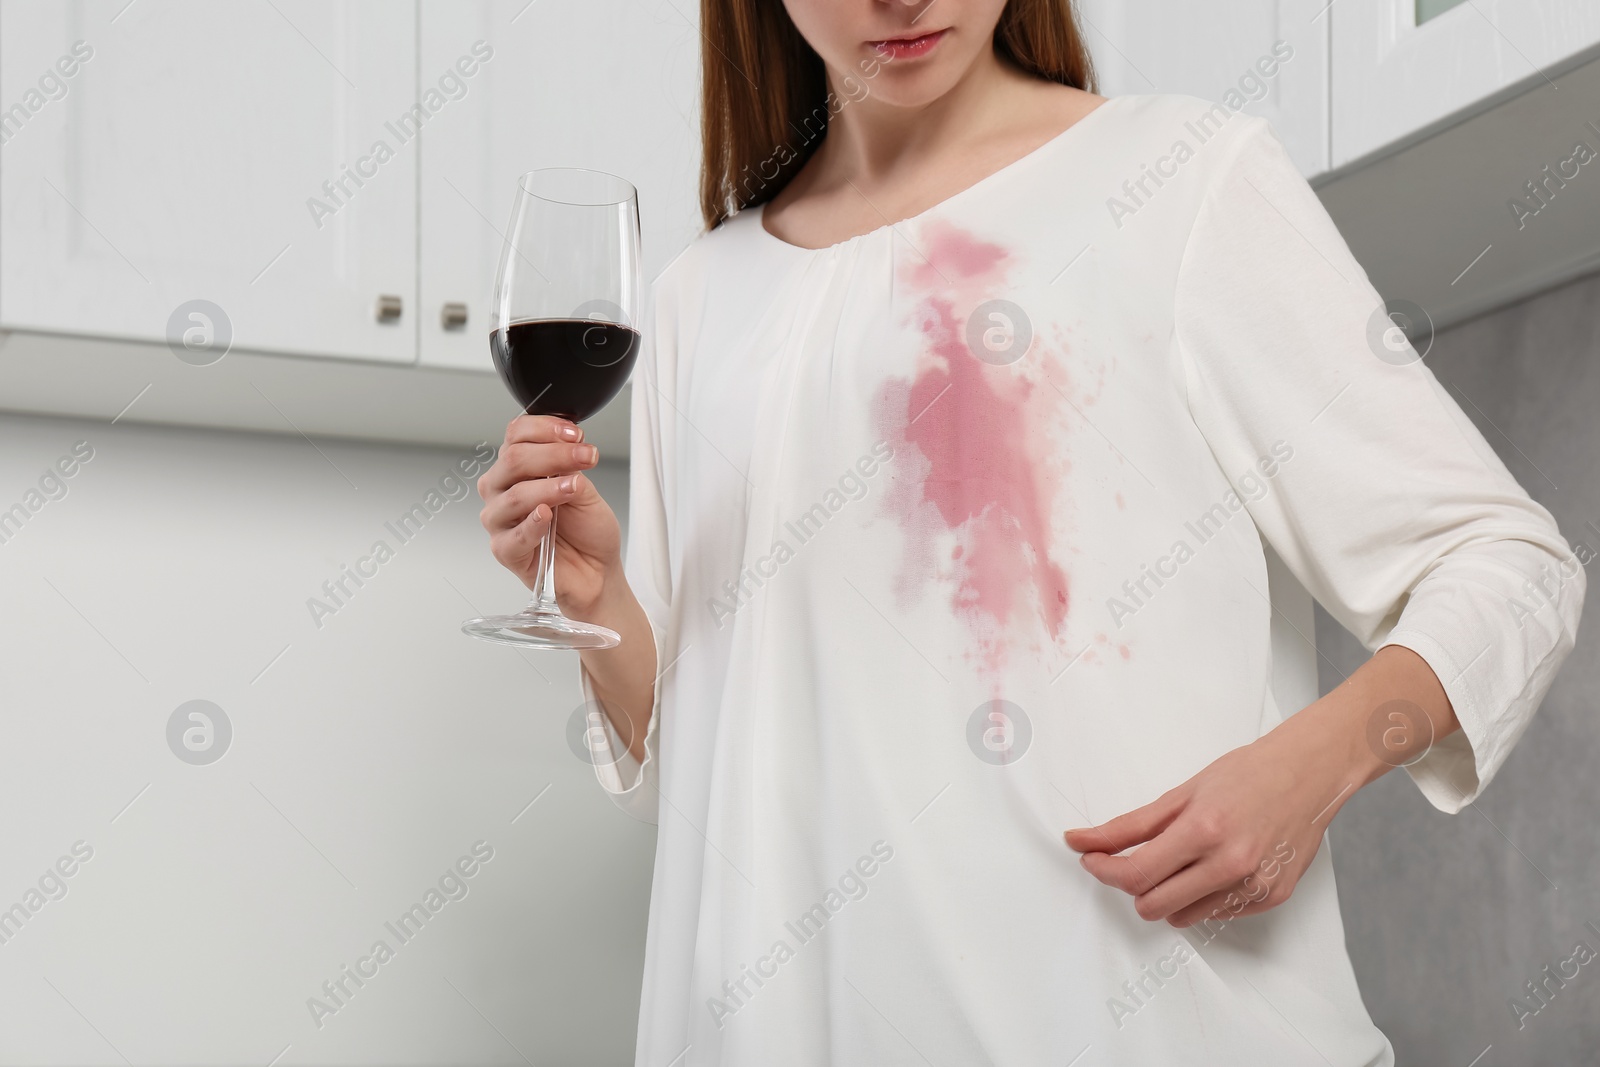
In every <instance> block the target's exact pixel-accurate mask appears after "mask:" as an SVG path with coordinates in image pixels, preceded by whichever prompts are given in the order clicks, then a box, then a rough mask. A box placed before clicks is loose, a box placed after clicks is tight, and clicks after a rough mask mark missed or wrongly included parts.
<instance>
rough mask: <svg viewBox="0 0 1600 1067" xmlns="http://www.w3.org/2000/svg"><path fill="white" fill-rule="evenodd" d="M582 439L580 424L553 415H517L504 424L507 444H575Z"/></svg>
mask: <svg viewBox="0 0 1600 1067" xmlns="http://www.w3.org/2000/svg"><path fill="white" fill-rule="evenodd" d="M582 440H583V427H582V426H579V425H578V424H577V423H575V422H570V421H568V420H566V419H562V418H557V417H556V416H554V415H518V416H517V417H516V418H514V419H512V420H511V421H510V422H509V423H507V424H506V444H508V445H514V444H517V443H519V442H521V443H524V444H533V445H547V444H551V443H553V442H556V441H566V442H568V443H569V444H576V443H577V442H579V441H582Z"/></svg>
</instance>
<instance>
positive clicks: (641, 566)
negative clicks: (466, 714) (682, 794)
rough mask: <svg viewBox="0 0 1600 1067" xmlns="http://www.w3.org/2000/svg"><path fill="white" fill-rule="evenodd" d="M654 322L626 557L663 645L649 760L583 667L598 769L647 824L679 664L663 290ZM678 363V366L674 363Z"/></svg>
mask: <svg viewBox="0 0 1600 1067" xmlns="http://www.w3.org/2000/svg"><path fill="white" fill-rule="evenodd" d="M656 297H657V299H656V302H655V303H656V309H655V313H654V321H653V323H652V325H651V327H650V331H649V334H648V336H647V339H646V342H645V348H644V350H643V351H642V352H641V353H640V355H639V361H638V363H637V365H636V366H635V368H634V375H633V400H632V407H631V409H630V420H631V426H630V431H629V432H630V452H629V462H628V531H627V538H628V540H627V547H626V550H625V552H624V555H623V573H624V574H625V575H626V576H627V579H628V585H629V586H630V587H631V588H632V589H633V593H634V596H635V597H637V598H638V600H639V604H640V606H641V607H642V608H643V609H644V613H645V616H646V617H647V618H648V619H649V622H650V631H651V634H652V636H653V637H654V639H655V645H656V683H655V689H654V692H655V696H654V700H653V702H652V705H651V708H650V723H649V726H648V727H647V728H646V730H645V735H644V759H643V761H640V760H638V759H635V758H634V756H633V754H632V753H631V752H629V751H628V746H627V745H626V744H625V743H623V741H622V739H621V738H620V737H619V736H618V734H617V731H616V728H615V727H614V726H613V725H612V723H611V720H610V718H609V717H608V716H606V715H605V714H604V713H603V712H601V711H600V704H599V702H598V701H597V700H596V699H595V692H594V684H593V681H592V680H591V679H590V677H589V672H588V671H586V670H584V669H583V668H582V666H581V663H580V667H579V671H578V674H579V680H580V684H581V685H582V687H583V697H584V708H585V714H586V716H587V719H588V730H587V734H586V742H587V743H586V745H585V748H586V750H587V751H588V752H589V753H590V756H591V758H592V759H593V761H594V769H595V775H596V777H597V778H599V780H600V786H601V788H603V789H604V790H605V791H606V792H607V793H609V794H610V795H611V799H612V800H613V801H615V802H616V804H617V806H618V807H619V808H621V809H622V810H623V811H625V812H627V813H628V814H629V815H631V816H633V817H634V818H636V819H639V820H641V821H643V822H648V823H654V822H656V821H657V811H658V809H659V806H660V785H659V781H660V779H659V771H658V767H659V762H660V756H659V754H658V752H659V743H658V737H659V736H660V725H661V690H662V688H663V683H662V680H661V677H662V675H663V674H664V673H665V672H664V668H666V667H667V666H669V665H670V664H671V661H672V657H671V655H669V654H668V652H667V648H668V642H667V641H666V640H665V635H666V634H667V632H668V631H667V625H668V619H669V610H670V605H671V603H672V573H671V566H670V562H669V560H670V557H669V554H668V543H667V503H666V501H667V492H666V483H665V481H664V479H663V477H662V475H663V472H664V471H665V470H666V469H667V465H666V463H665V462H664V459H663V451H662V450H663V443H664V437H663V434H662V426H661V416H660V409H661V399H660V389H659V384H658V383H659V382H660V381H661V380H667V381H670V380H671V378H672V376H671V375H670V374H666V375H664V376H663V374H662V369H661V367H660V366H659V364H660V363H661V362H662V361H663V359H664V358H666V357H669V356H670V353H671V352H672V345H671V344H670V341H669V339H668V337H667V336H666V333H667V331H668V330H669V329H670V326H671V323H670V321H669V318H668V317H667V316H664V315H663V314H662V306H663V305H662V302H661V300H660V290H659V289H658V291H657V294H656ZM668 362H669V363H670V360H669V361H668Z"/></svg>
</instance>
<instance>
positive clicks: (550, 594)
mask: <svg viewBox="0 0 1600 1067" xmlns="http://www.w3.org/2000/svg"><path fill="white" fill-rule="evenodd" d="M555 563H556V506H555V505H554V504H551V505H550V522H549V524H548V525H547V526H545V528H544V538H543V540H541V541H540V542H539V569H538V571H537V572H536V573H535V575H534V579H533V603H531V604H529V605H528V610H529V611H534V612H538V613H539V614H541V615H560V614H561V609H560V608H558V607H556V578H555V569H556V567H555Z"/></svg>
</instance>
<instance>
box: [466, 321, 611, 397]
mask: <svg viewBox="0 0 1600 1067" xmlns="http://www.w3.org/2000/svg"><path fill="white" fill-rule="evenodd" d="M489 351H490V352H491V353H492V354H493V356H494V366H495V369H496V370H498V371H499V372H500V380H501V381H503V382H505V383H506V388H508V389H510V390H511V395H512V396H514V397H516V398H517V402H518V403H519V404H521V405H522V410H523V411H524V412H526V413H527V414H529V415H559V416H561V417H562V418H564V419H571V420H572V421H573V422H582V421H583V420H584V419H587V418H588V417H589V416H591V415H594V414H596V413H597V412H599V410H600V409H601V408H603V407H605V406H606V405H607V404H609V403H610V402H611V398H612V397H614V396H616V395H617V393H618V392H619V391H620V390H621V389H622V386H623V384H624V383H625V382H626V381H627V380H628V375H629V374H630V373H631V372H632V371H633V361H634V359H635V357H637V356H638V354H639V331H638V330H635V329H633V328H631V327H628V326H621V325H618V324H617V323H613V322H596V321H594V320H592V319H535V320H533V321H531V322H513V323H512V324H511V325H510V326H507V327H506V328H504V329H501V330H495V331H494V332H493V333H491V334H490V335H489Z"/></svg>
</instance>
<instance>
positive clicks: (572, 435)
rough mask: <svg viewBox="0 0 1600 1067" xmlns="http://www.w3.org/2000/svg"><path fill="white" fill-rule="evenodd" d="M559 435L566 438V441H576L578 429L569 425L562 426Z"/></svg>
mask: <svg viewBox="0 0 1600 1067" xmlns="http://www.w3.org/2000/svg"><path fill="white" fill-rule="evenodd" d="M560 433H561V436H562V437H564V438H566V439H567V440H568V441H576V440H577V439H578V428H577V427H576V426H574V425H572V424H571V423H566V424H564V425H563V426H562V427H561V430H560Z"/></svg>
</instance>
